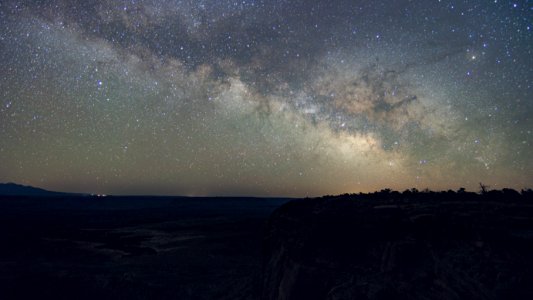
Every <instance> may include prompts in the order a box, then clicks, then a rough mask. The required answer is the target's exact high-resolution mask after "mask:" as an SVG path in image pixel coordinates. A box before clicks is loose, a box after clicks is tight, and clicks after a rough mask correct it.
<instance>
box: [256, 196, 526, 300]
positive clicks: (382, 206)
mask: <svg viewBox="0 0 533 300" xmlns="http://www.w3.org/2000/svg"><path fill="white" fill-rule="evenodd" d="M530 196H531V193H530V192H529V193H527V192H525V193H523V195H522V196H521V195H520V194H518V193H517V192H514V193H513V192H511V190H506V191H502V192H500V191H495V192H489V193H487V194H485V195H477V194H473V193H464V192H463V193H454V192H450V193H411V192H408V193H404V194H400V193H397V192H392V193H391V192H390V191H385V192H382V193H376V194H373V195H363V196H353V195H345V196H339V197H324V198H320V199H306V200H298V201H293V202H290V203H287V204H285V205H284V206H282V207H281V208H279V209H278V210H276V211H275V212H274V213H273V215H272V216H271V219H270V221H269V225H268V226H269V227H268V233H267V239H266V244H265V254H266V255H265V261H264V284H263V295H262V298H263V299H265V300H267V299H268V300H270V299H533V201H531V199H526V198H527V197H529V198H531V197H530Z"/></svg>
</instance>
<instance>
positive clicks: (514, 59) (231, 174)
mask: <svg viewBox="0 0 533 300" xmlns="http://www.w3.org/2000/svg"><path fill="white" fill-rule="evenodd" d="M532 27H533V2H531V1H501V0H493V1H468V0H463V1H452V0H450V1H446V0H432V1H415V0H411V1H408V0H394V1H344V0H341V1H319V0H314V1H303V0H300V1H267V0H265V1H226V0H218V1H215V0H204V1H193V0H182V1H180V0H151V1H150V0H147V1H134V0H130V1H98V0H94V1H81V0H75V1H60V0H57V1H10V0H8V1H2V2H0V181H13V182H19V183H24V184H29V185H35V186H40V187H45V188H49V189H55V190H62V191H71V192H91V193H107V194H181V195H258V196H272V195H287V196H307V195H309V196H315V195H322V194H338V193H344V192H359V191H363V192H366V191H373V190H377V189H381V188H385V187H390V188H393V189H398V190H402V189H406V188H411V187H417V188H419V189H423V188H426V187H427V188H430V189H436V190H439V189H457V188H459V187H466V188H467V189H471V190H476V189H477V185H478V183H479V182H483V183H485V184H488V185H490V186H491V187H492V188H503V187H511V188H516V189H522V188H526V187H530V186H531V182H532V180H533V170H532V169H533V156H532V155H531V153H532V152H531V148H532V147H531V143H532V133H531V132H532V131H533V120H532V118H531V114H532V112H533V88H532V86H533V29H532Z"/></svg>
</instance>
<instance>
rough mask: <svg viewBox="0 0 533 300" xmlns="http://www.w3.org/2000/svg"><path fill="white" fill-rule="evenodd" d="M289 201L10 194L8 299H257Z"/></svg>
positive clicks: (0, 202) (0, 246)
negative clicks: (266, 238)
mask: <svg viewBox="0 0 533 300" xmlns="http://www.w3.org/2000/svg"><path fill="white" fill-rule="evenodd" d="M284 202H286V200H283V199H252V198H236V199H231V198H194V199H191V198H140V197H136V198H125V197H120V198H114V197H107V198H96V197H60V198H57V197H55V198H43V197H33V198H28V197H25V198H24V197H17V198H13V197H11V198H9V197H3V198H1V199H0V299H257V298H259V297H260V295H259V293H260V287H261V270H262V269H261V268H262V265H261V262H262V256H261V249H262V242H263V232H264V229H265V228H264V226H265V224H266V220H267V218H268V216H269V215H270V214H271V213H272V211H273V210H274V209H275V208H277V207H279V206H280V205H281V204H282V203H284Z"/></svg>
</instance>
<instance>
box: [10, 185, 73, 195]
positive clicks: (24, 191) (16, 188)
mask: <svg viewBox="0 0 533 300" xmlns="http://www.w3.org/2000/svg"><path fill="white" fill-rule="evenodd" d="M67 195H75V194H71V193H63V192H54V191H48V190H45V189H41V188H37V187H32V186H27V185H21V184H17V183H12V182H9V183H0V196H67ZM76 195H78V194H76Z"/></svg>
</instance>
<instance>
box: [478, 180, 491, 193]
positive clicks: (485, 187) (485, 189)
mask: <svg viewBox="0 0 533 300" xmlns="http://www.w3.org/2000/svg"><path fill="white" fill-rule="evenodd" d="M479 188H480V191H479V192H480V193H481V194H483V195H484V194H486V193H487V192H488V191H489V188H490V186H488V185H484V184H483V183H481V182H480V183H479Z"/></svg>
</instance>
